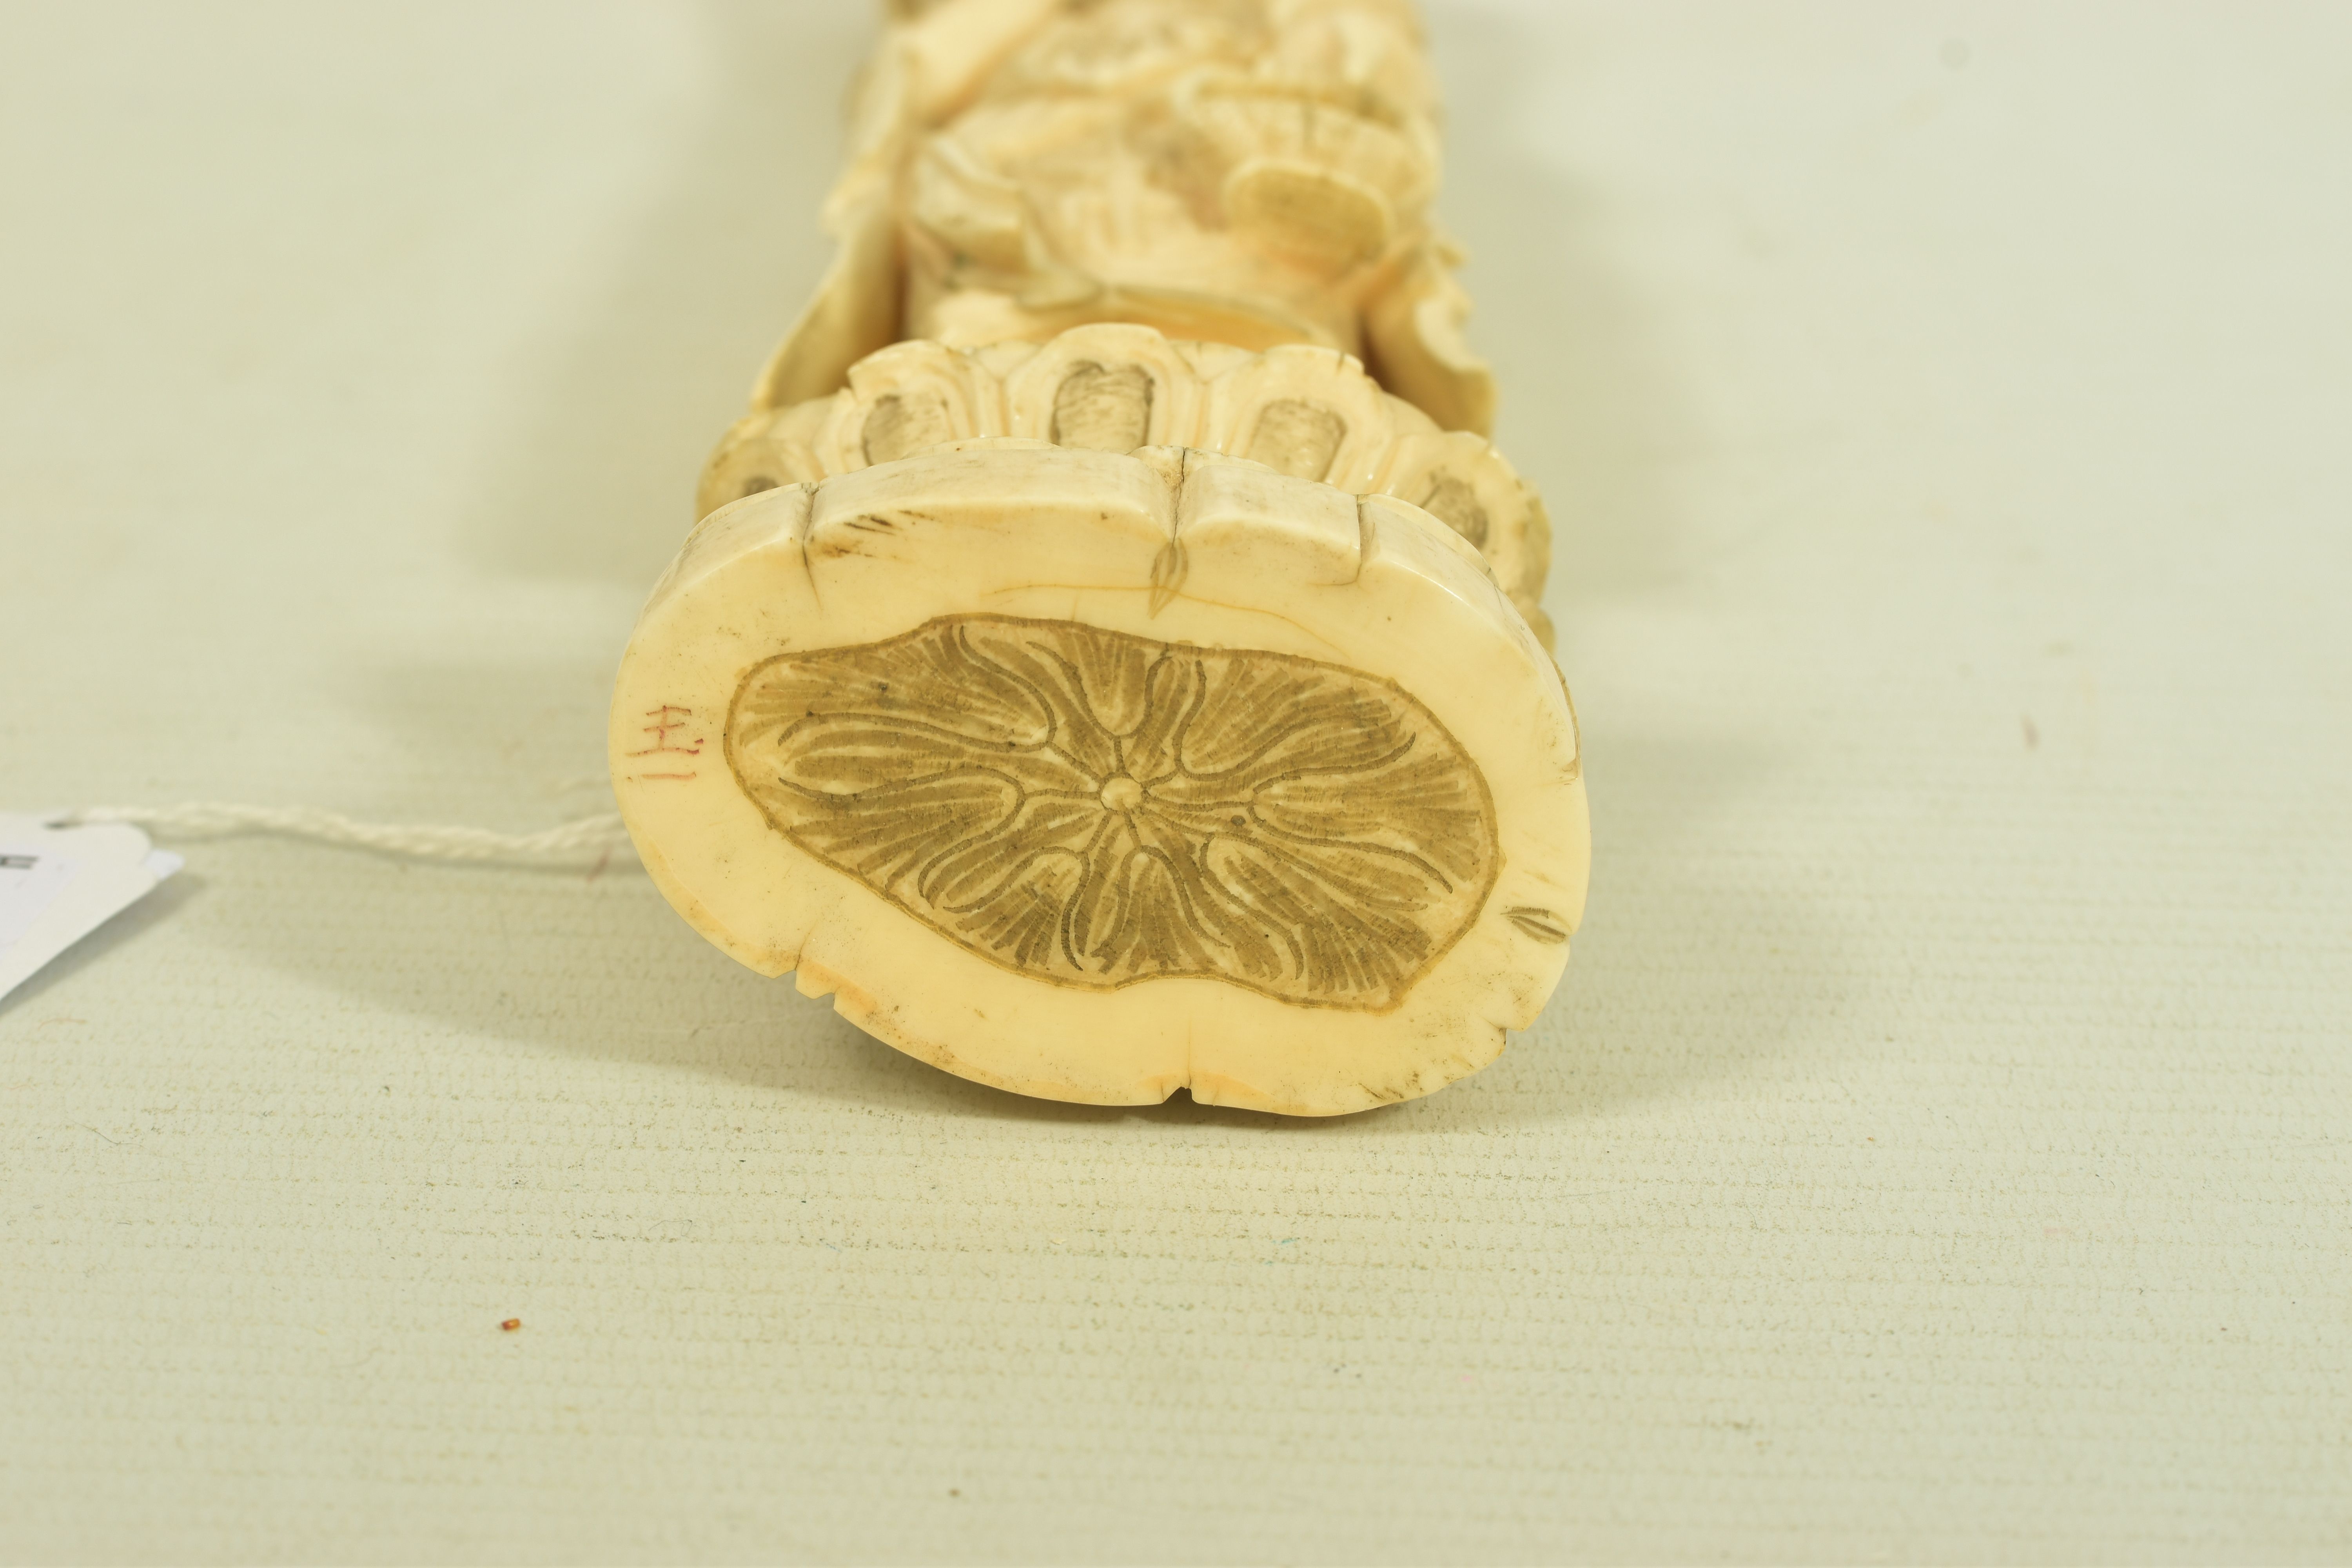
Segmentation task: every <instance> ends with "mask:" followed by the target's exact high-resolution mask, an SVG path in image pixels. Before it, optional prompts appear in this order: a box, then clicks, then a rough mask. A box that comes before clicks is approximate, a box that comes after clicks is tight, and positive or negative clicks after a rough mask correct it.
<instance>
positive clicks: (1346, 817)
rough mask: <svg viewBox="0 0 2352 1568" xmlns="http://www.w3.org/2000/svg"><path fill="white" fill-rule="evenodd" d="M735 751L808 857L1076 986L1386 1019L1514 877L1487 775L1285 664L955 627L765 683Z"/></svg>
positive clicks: (804, 656)
mask: <svg viewBox="0 0 2352 1568" xmlns="http://www.w3.org/2000/svg"><path fill="white" fill-rule="evenodd" d="M727 748H728V758H729V762H730V765H731V766H732V767H733V768H734V770H735V774H736V777H737V779H738V780H739V782H740V784H741V785H742V787H743V789H744V791H745V793H746V794H747V795H749V796H750V798H751V800H752V801H754V802H755V803H757V805H759V807H760V809H761V812H762V813H763V814H764V815H765V816H766V817H767V819H768V822H769V824H770V825H771V826H773V827H774V828H775V829H776V831H778V832H779V833H782V835H783V836H784V837H786V838H788V839H790V840H791V841H792V842H793V844H795V845H797V846H798V847H800V848H802V849H803V850H805V851H806V852H808V853H809V854H811V855H813V856H814V857H815V858H818V859H819V860H821V861H823V862H824V864H826V865H827V866H830V867H832V868H834V869H835V870H837V871H840V872H843V873H845V875H847V876H850V877H853V878H855V879H857V880H858V881H860V882H862V883H864V884H865V885H866V887H868V888H870V889H873V890H874V891H875V892H877V893H878V894H880V895H881V896H882V897H884V898H886V899H887V900H890V901H891V902H893V903H895V904H897V905H898V907H899V908H901V909H903V910H907V911H908V913H909V914H912V915H913V916H915V917H916V918H917V919H918V920H920V921H923V922H924V923H925V924H927V925H929V926H930V927H931V928H932V929H933V930H935V931H939V932H940V934H941V935H944V936H946V937H949V938H950V939H951V940H953V941H955V942H959V943H961V945H963V946H964V947H966V948H968V949H970V950H971V951H972V952H977V953H979V954H981V955H982V957H984V958H987V959H989V960H991V961H992V962H993V963H999V964H1002V965H1003V966H1005V967H1006V968H1009V969H1013V970H1015V971H1017V972H1019V973H1024V974H1028V975H1031V976H1033V977H1034V978H1036V979H1040V980H1044V981H1047V982H1050V983H1053V984H1062V985H1069V986H1076V987H1082V988H1087V989H1096V990H1108V989H1115V988H1118V987H1121V986H1127V985H1133V984H1139V983H1141V982H1144V981H1148V980H1159V979H1173V978H1180V977H1194V978H1207V979H1215V980H1223V981H1227V982H1230V983H1232V984H1236V985H1241V986H1245V987H1247V988H1248V989H1250V990H1253V991H1257V992H1261V993H1264V994H1266V995H1269V996H1274V997H1276V998H1278V999H1280V1000H1282V1001H1285V1002H1290V1003H1295V1004H1297V1005H1305V1006H1328V1007H1346V1008H1356V1009H1362V1010H1368V1011H1380V1010H1383V1009H1386V1008H1389V1007H1392V1006H1394V1005H1397V1004H1398V1003H1399V1002H1401V1001H1402V1000H1403V998H1404V996H1405V994H1407V993H1408V992H1409V991H1410V990H1411V989H1412V985H1413V984H1414V983H1415V982H1416V981H1417V980H1419V979H1420V978H1421V976H1422V975H1423V974H1425V973H1427V972H1428V971H1429V969H1430V967H1431V965H1432V964H1433V963H1435V962H1436V960H1437V959H1438V958H1439V956H1441V955H1442V954H1443V953H1444V952H1445V951H1446V949H1448V948H1449V947H1451V946H1452V945H1453V944H1454V942H1455V941H1456V940H1457V939H1458V938H1459V937H1460V936H1461V935H1462V933H1463V932H1464V931H1465V930H1466V929H1468V927H1469V925H1470V923H1471V922H1472V921H1474V920H1475V919H1476V917H1477V915H1478V912H1479V910H1480V909H1481V908H1482V907H1483V906H1484V905H1485V903H1486V896H1487V894H1488V892H1489V891H1490V890H1491V889H1492V888H1493V886H1494V881H1495V876H1496V869H1497V865H1498V855H1497V850H1496V823H1495V808H1494V804H1493V802H1492V800H1491V799H1490V798H1489V795H1488V792H1487V788H1486V780H1485V777H1484V775H1483V774H1481V773H1480V772H1479V771H1478V768H1477V766H1476V765H1475V763H1473V762H1472V761H1471V759H1470V758H1469V756H1468V755H1467V754H1466V753H1465V752H1464V751H1463V750H1462V748H1461V746H1460V745H1459V744H1458V743H1457V742H1455V741H1454V738H1453V736H1452V735H1450V734H1448V733H1447V732H1446V731H1445V728H1444V725H1442V724H1440V723H1439V722H1438V721H1437V719H1436V717H1435V716H1434V715H1433V714H1432V713H1431V712H1430V711H1429V710H1428V709H1426V708H1424V707H1423V706H1422V704H1421V703H1419V702H1418V701H1416V700H1414V699H1413V698H1412V697H1411V696H1409V695H1408V694H1407V693H1405V692H1404V691H1403V690H1402V689H1400V688H1399V687H1397V686H1395V685H1394V684H1392V683H1391V682H1389V681H1385V680H1380V679H1373V678H1371V677H1369V676H1366V675H1362V674H1360V673H1358V672H1356V671H1353V670H1349V669H1345V668H1340V667H1339V666H1336V665H1329V664H1323V663H1318V662H1317V661H1315V660H1312V659H1307V658H1297V657H1294V656H1290V655H1286V654H1276V653H1264V652H1245V651H1244V652H1229V651H1223V650H1218V649H1211V648H1201V647H1192V646H1189V645H1184V644H1168V643H1160V642H1154V641H1151V640H1150V639H1148V638H1144V637H1130V636H1128V635H1126V634H1123V633H1118V632H1110V631H1104V630H1102V629H1100V628H1098V627H1094V626H1079V625H1076V624H1075V623H1071V622H1066V621H1030V620H1016V619H1012V618H1009V617H1004V616H953V617H950V618H947V619H943V620H938V621H933V622H932V623H930V624H929V625H928V626H923V627H921V628H920V629H919V630H917V631H914V632H910V633H908V634H907V635H906V636H904V637H894V638H892V639H890V640H888V641H887V642H879V643H872V644H867V645H865V646H862V647H841V648H827V649H823V650H819V651H815V652H809V653H794V654H786V655H783V656H782V657H780V658H773V659H770V660H769V661H767V662H766V663H764V664H761V665H760V666H758V667H756V668H753V669H752V670H751V673H750V674H749V675H747V676H746V677H745V678H744V679H743V681H742V683H741V685H740V687H739V689H737V692H736V696H735V700H734V705H733V710H732V712H731V713H730V718H729V722H728V734H727Z"/></svg>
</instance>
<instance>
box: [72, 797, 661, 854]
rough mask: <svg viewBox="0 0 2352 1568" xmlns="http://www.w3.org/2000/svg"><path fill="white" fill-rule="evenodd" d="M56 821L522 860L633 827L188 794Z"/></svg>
mask: <svg viewBox="0 0 2352 1568" xmlns="http://www.w3.org/2000/svg"><path fill="white" fill-rule="evenodd" d="M43 820H44V821H46V822H47V824H48V826H52V827H79V826H85V825H87V824H93V823H101V822H121V823H127V824H129V825H130V826H133V827H144V828H148V829H151V830H152V831H154V832H156V833H159V834H165V835H183V834H193V835H205V836H210V835H215V834H223V833H274V834H282V835H285V836H286V837H293V838H312V839H317V840H319V841H320V842H321V843H325V844H346V845H350V846H351V847H353V848H358V849H374V850H379V851H381V852H383V853H384V854H387V855H404V856H407V857H409V858H413V859H418V860H453V861H473V862H477V863H484V862H495V861H507V862H511V863H515V864H520V865H551V864H553V865H560V864H563V863H566V862H572V861H598V862H601V861H603V860H604V859H606V858H615V857H619V856H622V855H627V854H633V853H634V851H633V850H632V849H631V847H630V844H629V835H628V830H627V829H626V828H625V827H624V826H622V825H621V818H620V816H619V815H618V814H617V813H615V814H613V815H609V816H583V817H582V818H581V819H580V820H579V821H577V822H567V823H565V824H564V825H563V826H561V827H551V828H549V829H547V830H546V831H545V832H543V833H526V834H520V835H509V834H504V833H492V832H490V831H489V830H488V829H487V828H481V827H435V826H394V825H387V824H383V823H373V822H354V821H352V819H351V818H350V817H348V816H337V815H336V814H335V813H333V812H331V811H320V810H319V809H317V808H316V807H314V806H305V805H295V806H266V805H222V804H219V803H215V802H207V803H196V802H191V803H189V804H187V805H165V806H143V805H92V806H84V807H82V808H81V809H80V810H79V811H61V812H55V813H52V814H51V815H49V816H47V817H45V818H44V819H43Z"/></svg>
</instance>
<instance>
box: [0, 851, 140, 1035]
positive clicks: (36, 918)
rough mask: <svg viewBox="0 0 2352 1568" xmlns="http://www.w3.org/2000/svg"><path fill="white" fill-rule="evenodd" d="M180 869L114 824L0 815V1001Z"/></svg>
mask: <svg viewBox="0 0 2352 1568" xmlns="http://www.w3.org/2000/svg"><path fill="white" fill-rule="evenodd" d="M184 864H186V862H184V861H183V860H182V859H181V858H179V857H178V856H177V855H174V854H172V853H171V852H170V851H168V850H163V849H157V848H156V847H153V846H152V844H150V843H149V842H148V840H147V836H146V835H145V834H144V833H142V832H140V831H139V829H137V828H135V827H128V826H123V825H122V824H121V823H100V824H97V825H94V826H89V827H46V826H42V824H41V821H40V819H39V818H38V817H33V816H0V996H5V995H7V994H8V993H9V992H11V991H14V990H15V989H16V987H17V986H19V985H21V984H24V983H25V982H26V981H27V980H29V979H31V978H32V977H33V975H34V974H35V973H37V972H38V971H39V970H40V968H41V966H42V965H43V964H45V963H48V962H49V960H51V959H53V958H55V957H57V955H58V954H59V953H61V952H64V951H65V950H66V949H68V948H69V947H71V946H72V945H73V944H74V943H76V942H79V941H80V940H81V939H82V938H84V937H86V936H88V935H89V933H90V932H92V931H96V930H97V929H98V928H99V927H100V926H102V925H104V924H105V923H106V922H107V921H110V920H112V919H113V918H114V917H115V916H116V915H118V914H121V912H122V911H123V910H127V909H129V908H130V907H131V905H133V904H135V903H137V902H138V901H139V900H142V899H143V898H145V897H146V896H147V895H148V894H149V893H152V892H153V891H154V890H155V887H156V884H158V883H160V882H161V881H163V879H164V878H166V877H169V876H170V875H171V874H172V873H173V872H174V871H177V870H178V869H179V868H181V867H182V866H183V865H184Z"/></svg>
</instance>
